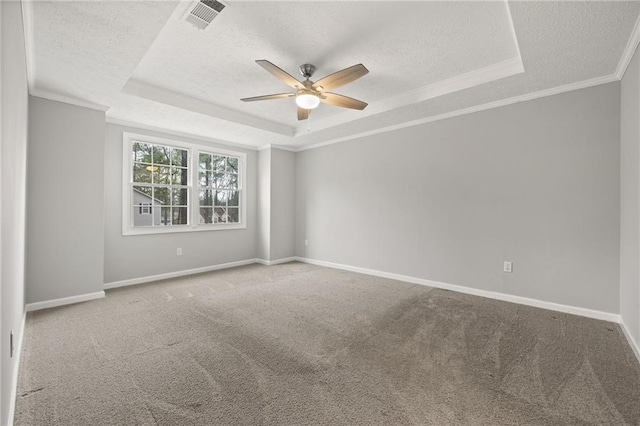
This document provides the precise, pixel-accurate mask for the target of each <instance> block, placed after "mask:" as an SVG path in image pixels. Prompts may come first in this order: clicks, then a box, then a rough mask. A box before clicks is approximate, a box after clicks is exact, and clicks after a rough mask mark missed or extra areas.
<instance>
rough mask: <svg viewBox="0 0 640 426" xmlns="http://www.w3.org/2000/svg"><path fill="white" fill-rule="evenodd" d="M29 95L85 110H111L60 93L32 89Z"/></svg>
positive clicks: (104, 106)
mask: <svg viewBox="0 0 640 426" xmlns="http://www.w3.org/2000/svg"><path fill="white" fill-rule="evenodd" d="M29 94H30V95H31V96H36V97H38V98H44V99H49V100H50V101H57V102H63V103H65V104H70V105H75V106H79V107H83V108H89V109H95V110H98V111H102V112H107V111H109V109H110V108H111V107H108V106H106V105H100V104H96V103H94V102H90V101H86V100H84V99H79V98H75V97H73V96H67V95H61V94H59V93H53V92H49V91H46V90H40V89H35V88H32V89H30V90H29Z"/></svg>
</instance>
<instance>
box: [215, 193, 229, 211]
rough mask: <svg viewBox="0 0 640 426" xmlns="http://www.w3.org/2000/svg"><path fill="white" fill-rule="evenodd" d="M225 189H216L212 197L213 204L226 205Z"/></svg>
mask: <svg viewBox="0 0 640 426" xmlns="http://www.w3.org/2000/svg"><path fill="white" fill-rule="evenodd" d="M227 197H228V195H227V191H216V192H215V196H214V198H213V205H214V206H223V207H224V206H226V205H227Z"/></svg>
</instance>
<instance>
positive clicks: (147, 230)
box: [122, 223, 247, 237]
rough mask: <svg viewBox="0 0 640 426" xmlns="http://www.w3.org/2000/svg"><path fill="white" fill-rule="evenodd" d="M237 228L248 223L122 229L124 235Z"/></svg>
mask: <svg viewBox="0 0 640 426" xmlns="http://www.w3.org/2000/svg"><path fill="white" fill-rule="evenodd" d="M237 229H247V225H246V224H243V223H237V224H233V225H216V224H210V225H198V226H167V227H157V228H151V227H139V228H128V229H123V230H122V235H123V236H125V237H126V236H131V235H157V234H175V233H183V232H207V231H230V230H237Z"/></svg>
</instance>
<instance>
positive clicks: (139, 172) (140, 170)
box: [133, 164, 151, 183]
mask: <svg viewBox="0 0 640 426" xmlns="http://www.w3.org/2000/svg"><path fill="white" fill-rule="evenodd" d="M149 168H151V166H150V165H148V164H134V165H133V182H140V183H151V171H150V170H149Z"/></svg>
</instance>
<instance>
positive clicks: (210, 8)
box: [185, 0, 224, 30]
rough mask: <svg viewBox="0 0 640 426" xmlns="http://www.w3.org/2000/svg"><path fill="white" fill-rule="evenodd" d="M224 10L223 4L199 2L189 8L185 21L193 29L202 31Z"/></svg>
mask: <svg viewBox="0 0 640 426" xmlns="http://www.w3.org/2000/svg"><path fill="white" fill-rule="evenodd" d="M222 9H224V4H222V3H220V2H219V1H216V0H199V1H197V2H196V3H195V5H194V6H193V7H191V8H189V13H188V14H187V17H186V19H185V20H186V21H187V22H189V23H190V24H191V25H193V26H194V27H197V28H200V29H201V30H204V29H205V28H207V26H209V24H210V23H211V21H213V18H215V17H216V16H218V14H220V12H222Z"/></svg>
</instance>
